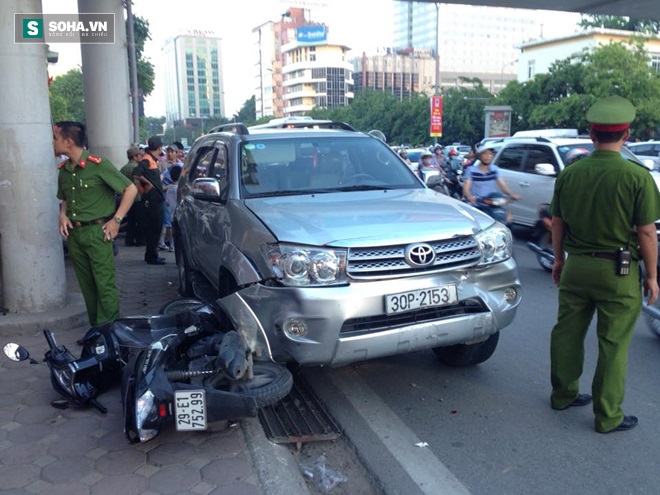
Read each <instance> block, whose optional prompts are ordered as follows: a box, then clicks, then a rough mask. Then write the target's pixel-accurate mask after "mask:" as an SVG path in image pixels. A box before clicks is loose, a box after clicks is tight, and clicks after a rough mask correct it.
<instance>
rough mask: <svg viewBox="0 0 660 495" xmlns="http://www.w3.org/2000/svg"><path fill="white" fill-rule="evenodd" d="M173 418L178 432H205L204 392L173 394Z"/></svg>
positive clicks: (176, 392) (183, 391) (184, 391)
mask: <svg viewBox="0 0 660 495" xmlns="http://www.w3.org/2000/svg"><path fill="white" fill-rule="evenodd" d="M174 417H175V421H176V429H177V430H179V431H197V430H206V395H205V394H204V390H177V391H175V392H174Z"/></svg>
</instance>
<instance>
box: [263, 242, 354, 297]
mask: <svg viewBox="0 0 660 495" xmlns="http://www.w3.org/2000/svg"><path fill="white" fill-rule="evenodd" d="M264 251H265V255H266V258H267V259H268V263H269V265H270V267H271V269H272V271H273V274H274V275H275V277H276V278H277V279H278V280H279V281H280V282H281V283H282V284H284V285H290V286H295V287H316V286H326V285H340V284H345V283H346V250H344V249H325V248H310V247H307V246H296V245H291V244H269V245H266V246H264Z"/></svg>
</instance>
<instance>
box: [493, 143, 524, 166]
mask: <svg viewBox="0 0 660 495" xmlns="http://www.w3.org/2000/svg"><path fill="white" fill-rule="evenodd" d="M524 157H525V147H524V146H515V145H514V146H509V147H507V148H504V149H503V150H502V151H501V152H500V154H499V156H498V157H497V160H496V165H497V166H498V167H500V168H501V169H504V170H515V171H520V167H521V165H522V162H523V159H524Z"/></svg>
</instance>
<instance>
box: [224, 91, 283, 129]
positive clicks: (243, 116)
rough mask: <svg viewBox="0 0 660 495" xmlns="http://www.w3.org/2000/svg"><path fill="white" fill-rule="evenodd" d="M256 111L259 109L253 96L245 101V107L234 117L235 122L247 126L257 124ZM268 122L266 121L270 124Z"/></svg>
mask: <svg viewBox="0 0 660 495" xmlns="http://www.w3.org/2000/svg"><path fill="white" fill-rule="evenodd" d="M256 109H257V105H256V99H255V97H254V95H253V96H252V97H251V98H248V99H247V100H245V103H243V106H242V107H241V109H240V110H239V111H238V113H236V114H234V117H233V120H234V122H242V123H243V124H245V125H254V124H256V120H257V111H256ZM272 118H273V117H268V120H270V119H272ZM268 120H266V122H268ZM259 123H261V124H263V122H259Z"/></svg>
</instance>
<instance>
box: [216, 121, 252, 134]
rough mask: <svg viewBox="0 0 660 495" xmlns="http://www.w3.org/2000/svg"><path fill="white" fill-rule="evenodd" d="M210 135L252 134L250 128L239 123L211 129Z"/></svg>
mask: <svg viewBox="0 0 660 495" xmlns="http://www.w3.org/2000/svg"><path fill="white" fill-rule="evenodd" d="M208 132H209V134H211V133H212V132H234V133H236V134H250V132H249V131H248V128H247V126H246V125H245V124H241V123H240V122H239V123H236V122H234V123H231V124H222V125H217V126H215V127H213V128H212V129H209V131H208Z"/></svg>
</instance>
